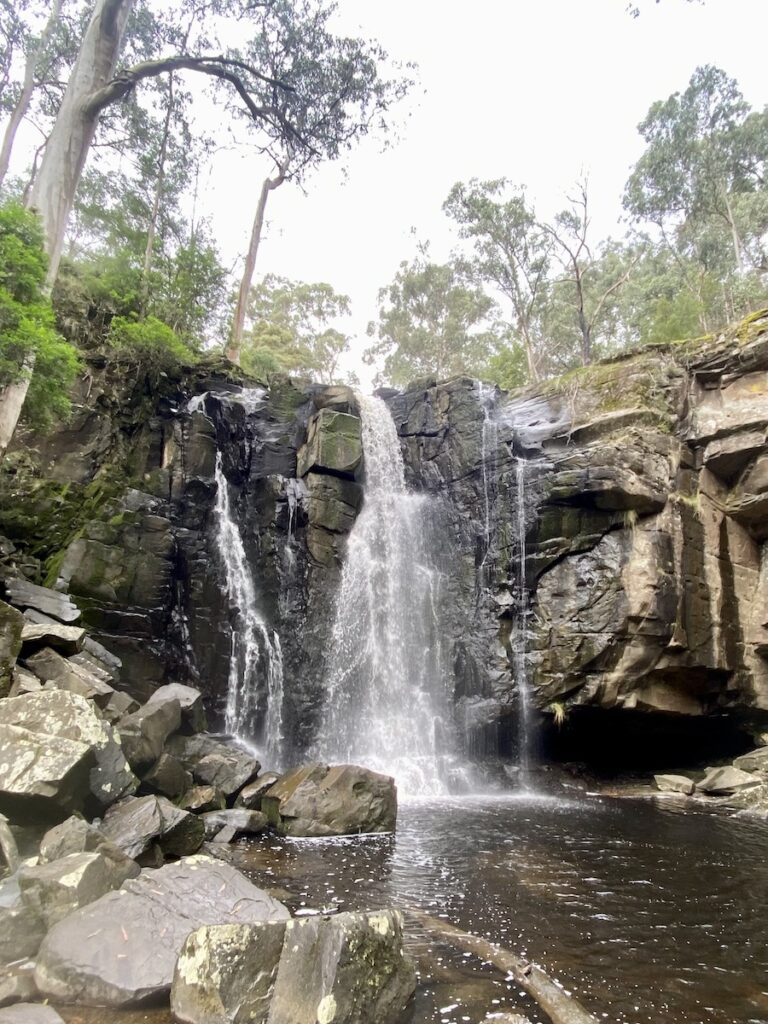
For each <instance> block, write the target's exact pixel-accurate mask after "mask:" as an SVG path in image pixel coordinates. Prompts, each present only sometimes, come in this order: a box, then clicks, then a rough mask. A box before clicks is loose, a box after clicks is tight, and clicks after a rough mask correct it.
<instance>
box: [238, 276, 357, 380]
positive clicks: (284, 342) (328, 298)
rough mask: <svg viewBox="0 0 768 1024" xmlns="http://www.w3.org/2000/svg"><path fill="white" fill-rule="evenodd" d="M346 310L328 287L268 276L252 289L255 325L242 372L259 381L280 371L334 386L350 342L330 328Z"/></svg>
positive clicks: (345, 302) (341, 298)
mask: <svg viewBox="0 0 768 1024" xmlns="http://www.w3.org/2000/svg"><path fill="white" fill-rule="evenodd" d="M349 310H350V306H349V298H348V297H347V296H346V295H339V294H337V293H336V292H335V291H334V290H333V288H332V287H331V286H330V285H329V284H324V283H322V282H319V283H313V284H307V283H305V282H303V281H289V280H288V279H287V278H284V277H278V276H277V275H275V274H267V275H266V276H265V277H264V279H263V280H262V281H261V283H260V284H258V285H256V286H255V287H254V288H253V289H252V290H251V297H250V303H249V310H248V311H249V315H250V318H251V321H252V323H253V326H252V328H251V329H250V331H248V332H247V334H246V337H245V339H244V343H243V351H242V364H243V367H244V368H245V369H246V370H247V371H248V372H249V373H253V374H254V375H256V376H260V377H264V376H267V375H269V374H270V373H274V372H276V371H283V372H289V373H295V374H303V375H306V376H311V377H313V378H314V379H315V380H318V381H320V382H322V383H325V384H332V383H334V382H335V381H336V380H338V376H339V360H340V358H341V356H342V355H343V354H344V352H346V351H347V349H348V348H349V338H348V337H347V335H346V334H344V333H342V332H341V331H339V330H338V329H337V328H335V327H332V326H330V323H331V321H334V320H339V319H340V318H342V317H345V316H347V315H348V314H349Z"/></svg>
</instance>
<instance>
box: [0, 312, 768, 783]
mask: <svg viewBox="0 0 768 1024" xmlns="http://www.w3.org/2000/svg"><path fill="white" fill-rule="evenodd" d="M385 397H386V399H387V401H388V403H389V406H390V409H391V411H392V415H393V417H394V420H395V423H396V425H397V428H398V431H399V433H400V436H401V439H402V443H403V448H404V453H405V459H406V467H407V471H408V474H409V478H410V479H409V483H410V484H411V486H413V487H414V488H416V489H419V490H423V491H425V492H427V493H428V494H429V495H430V509H431V510H432V515H433V517H434V525H435V535H436V536H438V537H439V538H440V544H439V548H438V549H437V550H436V551H435V562H436V565H437V566H438V567H439V568H440V569H441V570H442V574H441V578H442V580H443V585H442V588H441V593H440V595H439V609H438V612H439V614H440V616H441V622H442V628H443V634H444V637H445V645H446V646H445V653H446V654H447V657H446V659H445V661H446V664H447V665H449V668H450V677H451V678H450V685H451V686H452V687H453V690H454V699H455V700H454V702H455V707H456V717H457V724H458V726H459V729H460V732H461V734H462V735H463V736H464V738H465V740H466V744H467V748H468V750H469V751H470V752H473V753H475V754H476V755H479V756H482V755H483V754H486V753H490V752H492V751H494V750H495V749H496V747H497V745H498V744H499V743H500V744H501V748H502V751H505V750H507V749H508V748H510V747H511V746H513V740H514V734H515V730H514V727H513V723H514V721H515V717H516V714H517V709H518V697H519V682H520V678H521V676H522V675H524V676H525V678H526V680H527V687H528V692H529V694H530V697H531V701H532V702H533V704H534V705H535V707H536V708H538V709H539V711H540V712H541V714H542V721H544V722H553V721H555V720H557V721H558V722H559V723H561V724H563V720H564V724H563V727H562V729H558V728H554V727H553V728H547V729H545V730H544V733H545V734H546V736H548V737H549V738H548V739H546V741H545V745H546V746H548V749H549V750H550V752H554V753H555V754H557V756H563V757H564V756H580V757H582V758H583V759H586V760H589V759H590V745H591V744H593V743H594V738H595V732H594V729H593V726H595V723H597V724H598V726H599V728H600V729H601V731H602V735H603V736H611V735H612V736H614V738H615V737H617V736H621V737H622V739H621V742H622V743H624V740H625V738H626V733H625V732H623V731H622V730H624V729H625V726H628V725H629V724H630V723H631V725H632V729H634V730H636V731H637V732H638V735H640V736H642V737H643V738H644V742H645V743H646V745H647V744H648V742H649V738H650V737H653V738H654V741H657V740H658V741H659V742H660V740H659V738H660V737H662V736H663V735H665V734H666V733H669V734H670V735H673V736H678V737H679V736H680V735H683V734H685V735H688V734H690V735H691V736H694V735H695V736H698V737H699V738H702V737H703V738H706V737H710V738H711V737H712V736H714V735H715V733H717V734H718V735H720V733H719V732H718V730H720V729H721V727H722V728H723V729H726V730H727V729H730V728H731V726H737V727H739V728H742V729H745V730H749V731H752V732H753V733H759V732H761V731H762V730H763V729H764V728H765V727H766V725H767V724H768V585H767V584H768V579H767V578H766V577H767V575H768V560H767V559H766V541H768V445H767V444H766V438H767V437H768V312H766V311H763V312H762V313H760V314H756V315H755V316H753V317H750V318H749V319H748V320H746V321H744V322H743V323H741V324H739V325H737V326H735V327H734V328H733V329H731V330H730V331H728V332H726V333H725V334H723V335H722V336H719V337H717V338H707V339H699V340H696V341H692V342H684V343H680V344H679V345H669V346H665V347H662V348H658V347H656V348H652V349H645V350H642V351H639V352H635V353H632V354H630V355H627V356H624V357H620V358H617V359H613V360H610V361H607V362H604V363H600V364H597V365H595V366H592V367H587V368H585V369H583V370H577V371H574V372H572V373H570V374H567V375H566V376H564V377H562V378H560V379H558V380H556V381H550V382H548V383H546V384H544V385H541V386H538V387H534V388H530V389H528V390H526V391H524V392H522V393H518V394H514V395H511V396H506V395H504V394H502V393H499V392H496V391H494V390H493V389H491V388H489V387H487V386H482V385H479V384H478V382H477V381H474V380H471V379H468V378H457V379H454V380H451V381H448V382H445V383H437V382H434V381H422V382H420V383H418V384H415V385H413V386H412V387H411V388H409V389H408V390H407V391H406V392H405V393H395V392H387V393H385ZM357 412H358V410H357V407H356V403H355V398H354V395H353V394H352V393H351V392H350V391H349V390H348V389H345V388H323V387H319V386H316V385H312V384H309V383H307V382H303V381H296V380H292V381H288V380H283V381H277V382H274V383H273V385H272V386H271V387H270V388H269V390H266V389H263V388H260V386H258V385H257V383H256V382H253V381H248V380H246V379H244V378H242V377H241V376H240V375H238V374H233V373H232V372H231V371H230V370H228V369H226V368H224V367H223V366H221V365H217V364H210V365H204V366H202V367H198V368H196V369H195V370H194V371H190V372H189V373H187V374H185V375H179V376H178V377H177V378H176V379H171V378H166V379H164V380H163V382H162V385H161V386H159V387H157V386H153V387H149V386H148V385H147V384H146V382H143V381H138V382H137V381H130V382H129V381H125V380H118V379H115V376H114V375H113V372H112V370H111V368H110V367H109V366H105V365H93V366H92V367H91V368H90V373H89V374H88V376H87V377H86V378H85V379H83V380H82V381H81V382H80V385H79V392H78V394H77V396H76V410H75V415H74V417H73V419H72V421H71V423H70V424H69V425H68V426H67V427H66V428H64V429H62V430H60V431H59V432H58V433H56V434H55V435H53V436H52V437H49V438H38V437H29V436H26V437H21V438H19V439H18V441H17V444H16V448H15V450H14V451H13V452H12V454H11V457H10V458H9V459H8V460H7V462H6V465H5V466H4V468H3V471H2V480H1V483H0V533H2V534H3V535H4V536H5V538H7V540H6V541H5V542H4V548H3V555H2V557H3V559H4V573H5V575H6V577H8V578H10V577H12V576H14V575H19V574H22V575H25V576H27V577H28V578H29V579H30V580H31V581H32V582H37V583H46V584H48V585H52V586H55V587H56V588H57V589H59V590H63V591H66V592H69V593H71V594H72V595H73V596H74V597H76V599H77V601H78V604H79V605H80V607H82V608H83V609H84V615H85V620H86V623H87V625H88V627H89V629H90V631H91V632H92V634H93V635H94V637H95V638H96V639H97V640H99V641H100V642H101V643H103V644H104V645H105V646H106V647H107V648H108V649H110V650H112V651H113V652H114V653H116V654H118V655H119V656H120V657H121V658H122V659H123V663H124V670H123V671H124V679H123V684H124V685H125V686H126V687H127V688H129V689H130V690H131V691H132V692H133V693H134V694H135V695H136V696H137V697H140V698H145V697H146V696H148V694H149V693H150V692H151V691H152V690H153V689H155V688H156V687H157V686H158V685H160V684H161V683H163V682H166V681H168V680H173V679H178V680H181V681H190V682H192V683H195V684H196V685H199V686H200V687H201V688H202V689H203V690H204V691H205V692H206V694H207V695H208V697H209V701H210V704H211V707H212V708H213V709H214V710H215V709H216V708H217V707H219V708H220V707H221V703H222V700H223V697H224V695H225V692H226V687H227V680H228V673H229V659H230V652H231V641H232V629H233V625H234V620H233V610H232V608H231V607H230V601H229V600H228V599H227V597H226V592H225V583H224V579H223V575H222V566H221V555H220V550H219V548H218V546H217V512H216V493H217V484H216V476H217V465H218V471H219V473H220V474H223V475H224V477H225V478H226V480H227V481H228V484H229V492H230V503H231V507H232V514H233V516H234V518H235V519H236V521H237V523H238V526H239V530H240V534H241V536H242V538H243V544H244V547H245V550H246V553H247V557H248V560H249V563H250V565H251V566H252V568H253V575H254V579H255V581H256V585H257V590H258V600H259V602H260V612H261V614H262V616H263V618H264V619H265V621H266V622H267V623H268V624H269V626H270V627H271V628H273V629H275V630H277V632H278V634H279V636H280V640H281V643H282V649H283V658H284V675H285V709H284V730H285V733H286V735H287V736H290V737H291V738H292V742H293V746H294V748H296V749H300V748H302V747H305V746H306V745H307V744H308V743H309V742H310V741H311V739H312V736H313V730H314V725H315V721H316V714H317V709H318V707H319V704H320V701H321V698H322V691H323V673H324V667H325V666H324V658H325V653H326V651H327V650H328V644H329V635H330V629H331V625H332V610H333V599H334V594H335V591H336V587H337V585H338V580H339V571H340V566H341V565H342V564H343V559H344V552H345V543H346V536H347V534H348V533H349V530H350V529H351V527H352V525H353V523H354V521H355V517H356V515H357V511H358V509H359V508H360V505H361V502H362V501H364V486H363V480H364V461H363V457H362V447H361V440H360V438H361V435H360V421H359V418H358V416H357ZM219 478H220V479H221V477H219ZM521 535H524V536H525V563H524V568H525V574H524V575H522V574H521V572H520V569H521V565H522V563H521V558H520V555H521V550H522V547H521V542H520V537H521ZM522 633H525V634H526V643H525V644H521V635H522ZM260 699H261V700H262V701H265V700H266V694H263V695H261V696H260ZM608 722H610V723H611V724H610V727H607V726H606V723H608ZM651 725H652V728H649V727H650V726H651ZM686 730H687V731H688V732H686ZM713 730H714V731H713ZM665 756H666V754H663V753H660V754H659V756H658V758H657V759H656V763H659V764H660V763H663V762H664V757H665ZM667 759H668V758H667Z"/></svg>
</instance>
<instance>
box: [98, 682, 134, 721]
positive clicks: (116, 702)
mask: <svg viewBox="0 0 768 1024" xmlns="http://www.w3.org/2000/svg"><path fill="white" fill-rule="evenodd" d="M140 706H141V705H140V704H139V702H138V701H137V700H134V699H133V697H130V696H129V695H128V694H127V693H125V692H124V691H123V690H113V691H112V693H111V694H110V697H109V700H108V701H107V703H106V704H105V705H104V706H103V707H102V709H101V713H102V714H103V715H104V718H105V719H106V720H107V721H108V722H109V723H110V724H111V725H116V724H117V723H118V722H119V721H120V720H121V719H122V718H125V716H126V715H132V714H133V713H134V711H138V710H139V708H140Z"/></svg>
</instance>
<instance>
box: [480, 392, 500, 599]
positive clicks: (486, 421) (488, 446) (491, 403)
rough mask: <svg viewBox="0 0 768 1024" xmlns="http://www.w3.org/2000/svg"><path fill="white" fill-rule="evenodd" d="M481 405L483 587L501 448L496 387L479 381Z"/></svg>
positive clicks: (489, 549) (489, 547)
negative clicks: (496, 411)
mask: <svg viewBox="0 0 768 1024" xmlns="http://www.w3.org/2000/svg"><path fill="white" fill-rule="evenodd" d="M477 387H478V395H479V399H480V407H481V409H482V411H483V426H482V433H481V452H480V466H481V469H482V473H483V502H484V512H485V516H484V521H483V539H484V550H483V560H482V562H481V563H480V570H479V572H478V583H479V584H480V587H481V589H482V588H484V587H485V585H486V564H487V562H488V559H489V557H490V553H491V541H492V539H493V511H494V509H493V504H494V503H493V488H494V484H495V478H496V472H497V465H496V461H497V460H496V454H497V452H498V448H499V424H498V420H497V418H496V415H495V404H496V395H497V391H496V388H494V387H490V386H489V385H488V384H483V382H482V381H478V382H477Z"/></svg>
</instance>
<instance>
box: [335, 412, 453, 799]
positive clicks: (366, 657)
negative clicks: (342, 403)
mask: <svg viewBox="0 0 768 1024" xmlns="http://www.w3.org/2000/svg"><path fill="white" fill-rule="evenodd" d="M357 400H358V403H359V407H360V415H361V419H362V433H363V452H364V456H365V497H364V501H363V507H362V511H361V512H360V515H359V516H358V518H357V521H356V522H355V525H354V527H353V529H352V532H351V534H350V536H349V544H348V549H347V558H346V561H345V564H344V569H343V572H342V579H341V586H340V590H339V595H338V598H337V605H336V612H335V620H334V625H333V634H332V651H331V655H330V664H329V668H328V675H327V692H326V702H325V708H324V714H323V718H322V721H321V724H320V729H319V734H318V740H317V743H316V753H317V755H318V756H319V757H322V758H324V759H329V760H336V761H351V762H355V763H358V764H363V765H365V766H366V767H369V768H372V769H374V770H377V771H382V772H385V773H386V774H389V775H393V776H394V777H395V780H396V782H397V785H398V789H399V791H400V793H401V794H405V795H408V796H424V795H437V794H440V793H444V792H446V791H447V787H448V776H449V774H450V772H451V758H452V755H453V753H454V750H455V736H454V728H453V718H452V708H451V702H450V698H449V694H448V683H447V679H446V675H445V672H444V670H443V665H442V656H441V647H440V632H441V631H440V624H439V621H438V615H437V608H438V590H439V583H440V578H439V573H438V572H437V570H436V568H435V565H434V558H433V557H432V556H431V552H430V550H429V541H428V535H429V528H428V527H429V524H428V521H427V515H426V513H427V512H428V502H429V499H428V498H427V497H426V496H424V495H418V494H411V493H408V491H407V490H406V486H405V470H404V465H403V457H402V453H401V450H400V440H399V438H398V435H397V431H396V429H395V424H394V422H393V420H392V417H391V415H390V413H389V410H388V408H387V406H386V404H385V403H384V402H383V401H382V400H381V399H379V398H369V397H365V396H362V395H359V396H358V399H357Z"/></svg>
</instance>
